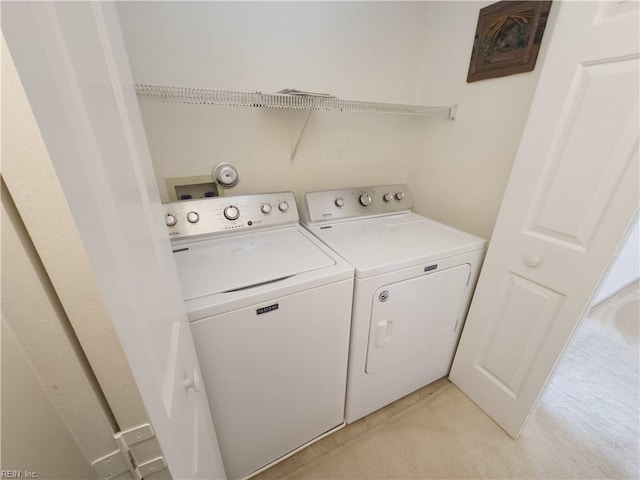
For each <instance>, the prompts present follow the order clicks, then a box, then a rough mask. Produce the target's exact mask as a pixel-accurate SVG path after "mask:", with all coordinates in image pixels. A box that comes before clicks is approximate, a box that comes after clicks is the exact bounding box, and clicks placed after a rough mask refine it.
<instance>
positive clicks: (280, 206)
mask: <svg viewBox="0 0 640 480" xmlns="http://www.w3.org/2000/svg"><path fill="white" fill-rule="evenodd" d="M278 209H279V210H280V211H281V212H283V213H284V212H286V211H287V210H289V204H288V203H287V202H280V203H279V204H278Z"/></svg>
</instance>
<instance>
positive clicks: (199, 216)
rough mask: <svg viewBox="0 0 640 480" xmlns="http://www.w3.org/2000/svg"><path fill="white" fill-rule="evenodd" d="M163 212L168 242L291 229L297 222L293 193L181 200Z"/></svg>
mask: <svg viewBox="0 0 640 480" xmlns="http://www.w3.org/2000/svg"><path fill="white" fill-rule="evenodd" d="M163 208H164V222H165V225H166V226H167V229H168V230H169V236H170V237H171V238H184V237H191V236H194V235H205V234H211V233H228V232H232V231H242V230H252V229H257V228H264V227H275V226H281V225H294V224H296V223H298V220H299V218H298V209H297V208H296V199H295V196H294V195H293V193H292V192H279V193H261V194H257V195H242V196H237V197H212V198H202V199H197V200H183V201H180V202H172V203H165V204H164V205H163Z"/></svg>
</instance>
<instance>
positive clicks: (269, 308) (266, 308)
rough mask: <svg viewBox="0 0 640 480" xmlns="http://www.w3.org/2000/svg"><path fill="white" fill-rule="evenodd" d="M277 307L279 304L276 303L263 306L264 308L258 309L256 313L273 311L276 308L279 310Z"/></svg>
mask: <svg viewBox="0 0 640 480" xmlns="http://www.w3.org/2000/svg"><path fill="white" fill-rule="evenodd" d="M277 309H278V304H277V303H274V304H273V305H269V306H268V307H262V308H258V309H256V314H258V315H262V314H263V313H269V312H273V311H274V310H277Z"/></svg>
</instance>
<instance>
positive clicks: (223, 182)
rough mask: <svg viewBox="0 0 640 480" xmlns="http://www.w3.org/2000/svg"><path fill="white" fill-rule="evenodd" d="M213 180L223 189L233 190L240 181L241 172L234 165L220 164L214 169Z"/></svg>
mask: <svg viewBox="0 0 640 480" xmlns="http://www.w3.org/2000/svg"><path fill="white" fill-rule="evenodd" d="M213 179H214V180H215V182H216V184H217V185H218V186H219V187H221V188H231V187H233V186H235V185H237V183H238V181H239V180H240V172H238V168H237V167H236V166H235V165H233V164H232V163H220V164H218V165H217V166H216V168H214V169H213Z"/></svg>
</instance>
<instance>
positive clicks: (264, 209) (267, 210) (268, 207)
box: [260, 203, 271, 215]
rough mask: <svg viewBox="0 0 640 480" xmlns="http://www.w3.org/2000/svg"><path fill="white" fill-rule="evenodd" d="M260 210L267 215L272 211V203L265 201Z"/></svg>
mask: <svg viewBox="0 0 640 480" xmlns="http://www.w3.org/2000/svg"><path fill="white" fill-rule="evenodd" d="M260 211H261V212H262V213H264V214H265V215H268V214H270V213H271V205H270V204H269V203H265V204H264V205H262V206H261V207H260Z"/></svg>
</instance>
